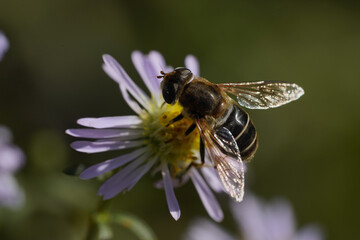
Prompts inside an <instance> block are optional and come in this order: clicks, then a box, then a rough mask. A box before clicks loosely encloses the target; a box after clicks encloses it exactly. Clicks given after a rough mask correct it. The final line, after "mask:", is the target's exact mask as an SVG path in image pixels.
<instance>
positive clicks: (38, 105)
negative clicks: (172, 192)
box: [0, 0, 360, 240]
mask: <svg viewBox="0 0 360 240" xmlns="http://www.w3.org/2000/svg"><path fill="white" fill-rule="evenodd" d="M359 26H360V6H359V3H358V1H277V0H275V1H230V0H225V1H205V0H198V1H190V0H185V1H159V0H153V1H120V0H107V1H95V0H87V1H79V0H77V1H74V0H62V1H47V0H31V1H20V0H2V1H0V29H1V30H2V31H3V32H4V33H5V34H6V35H7V37H8V38H9V41H10V49H9V52H8V53H7V54H6V55H5V57H4V59H3V61H2V62H0V123H1V124H4V125H7V126H9V127H10V128H11V129H12V131H13V134H14V141H15V143H16V144H17V145H19V146H20V147H21V148H22V149H23V150H24V152H25V154H26V156H27V162H26V166H25V167H24V168H23V169H22V170H21V171H20V172H19V173H18V174H17V175H16V176H17V178H18V180H19V182H20V185H21V186H22V187H23V189H24V191H25V194H26V203H25V205H24V207H23V208H21V209H19V210H15V211H14V210H8V209H1V210H0V239H39V240H40V239H81V238H83V237H84V235H85V231H86V226H87V221H88V217H89V213H90V212H91V211H92V210H93V209H94V208H95V205H96V204H97V202H98V201H99V197H97V195H96V191H97V188H98V186H99V184H100V183H99V182H98V181H96V180H93V181H83V180H79V179H77V178H76V177H70V176H67V175H65V174H63V173H62V170H63V169H64V168H65V167H66V166H69V165H70V164H71V163H75V162H77V161H80V160H84V161H96V160H102V159H106V154H95V155H87V154H82V153H77V152H75V151H74V150H72V149H71V148H70V147H69V143H70V142H71V141H73V140H74V139H73V138H71V137H69V136H66V135H65V134H64V131H65V129H67V128H74V127H77V125H76V120H77V119H78V118H81V117H101V116H117V115H125V114H132V112H131V110H130V108H129V107H128V106H127V105H126V104H125V102H124V101H123V99H122V97H121V95H120V91H119V89H118V86H117V85H116V84H115V83H114V82H113V81H112V80H111V79H110V78H109V77H107V76H106V75H105V73H104V72H103V71H102V69H101V63H102V59H101V55H102V54H103V53H109V54H111V55H113V56H114V57H115V58H116V59H117V60H118V61H119V62H120V63H121V64H122V65H123V67H124V68H125V69H126V70H127V72H128V73H129V75H130V76H132V77H133V79H134V80H135V81H136V82H137V83H138V84H139V85H141V86H144V85H143V83H142V82H141V80H140V77H139V76H138V75H137V73H136V71H135V68H134V67H133V66H132V63H131V59H130V54H131V52H132V51H133V50H136V49H138V50H141V51H143V52H145V53H147V52H148V51H150V50H158V51H160V52H161V53H163V55H164V56H165V58H166V60H167V63H168V64H170V65H173V66H182V65H183V59H184V57H185V56H186V55H187V54H190V53H191V54H194V55H195V56H197V58H198V59H199V61H200V67H201V68H200V71H201V73H202V74H201V75H202V76H204V77H206V78H208V79H209V80H211V81H213V82H217V83H220V82H236V81H255V80H284V81H290V82H295V83H297V84H299V85H301V86H302V87H303V88H304V89H305V96H304V97H302V98H301V99H300V100H299V101H296V102H294V103H291V104H289V105H286V106H284V107H281V108H278V109H272V110H267V111H260V110H257V111H256V110H249V113H250V115H251V116H252V119H253V121H254V123H255V125H256V127H257V130H258V133H259V137H260V146H259V150H258V152H257V154H256V156H255V159H254V160H253V161H252V162H251V164H249V165H248V173H247V188H248V189H249V190H251V191H252V192H253V193H255V194H257V195H258V196H261V197H262V198H264V199H270V198H273V197H276V196H282V197H285V198H287V199H288V200H289V201H290V202H291V203H292V205H293V207H294V211H295V214H296V218H297V223H298V226H299V227H301V226H304V225H305V224H306V223H312V222H316V223H319V224H320V225H321V226H322V228H323V229H324V231H325V232H326V234H327V238H328V239H330V240H331V239H333V240H334V239H354V238H355V237H356V236H358V235H359V229H358V226H359V204H358V203H359V202H360V195H359V191H358V190H359V183H360V174H359V168H360V157H359V155H360V154H359V147H360V144H359V143H360V140H359V139H360V124H359V118H360V111H359V88H360V70H359V69H360V67H359V64H360V28H359ZM115 154H116V153H115ZM176 194H177V197H178V200H179V203H180V206H181V209H182V216H181V218H180V220H179V221H178V222H175V221H174V220H173V219H172V218H171V216H170V214H169V212H168V209H167V206H166V201H165V195H164V192H163V191H161V190H157V189H155V188H154V187H153V179H152V178H151V176H147V177H145V178H143V179H142V180H141V181H140V182H139V183H138V185H137V186H136V187H135V188H134V189H133V190H132V191H131V192H129V193H127V194H124V195H122V194H121V195H119V196H117V197H116V198H115V199H114V201H113V203H112V206H111V210H112V211H114V212H116V211H126V212H130V213H133V214H135V215H137V216H138V217H140V218H142V219H143V220H144V221H145V222H147V223H148V224H149V226H150V227H151V228H152V229H153V230H154V232H155V233H156V235H157V236H158V238H159V239H170V238H171V239H180V237H181V236H182V234H183V233H184V231H185V230H186V228H187V227H188V225H189V224H190V222H191V220H192V219H194V217H197V216H204V217H208V216H207V213H206V212H205V210H204V208H203V206H202V204H201V202H200V200H199V197H198V195H197V193H196V192H195V190H194V187H193V186H192V184H191V183H188V184H187V185H186V186H184V187H182V188H179V189H177V190H176ZM218 199H219V200H220V201H221V202H222V205H223V207H224V210H225V220H224V222H223V223H222V225H223V226H225V227H226V228H227V229H229V231H233V232H235V227H234V222H233V220H232V217H231V214H230V212H229V211H230V210H229V208H228V198H227V197H226V196H223V195H221V196H218ZM115 237H116V239H136V237H135V236H134V235H133V234H132V233H131V232H130V231H128V230H127V229H124V228H121V227H119V226H117V227H115Z"/></svg>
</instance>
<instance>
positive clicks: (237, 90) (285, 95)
mask: <svg viewBox="0 0 360 240" xmlns="http://www.w3.org/2000/svg"><path fill="white" fill-rule="evenodd" d="M218 86H219V87H220V88H221V89H223V90H224V91H225V92H227V93H230V94H232V95H235V96H236V98H237V101H238V103H239V104H240V105H241V106H243V107H246V108H250V109H268V108H275V107H279V106H281V105H284V104H286V103H289V102H291V101H294V100H297V99H298V98H299V97H301V96H302V95H303V94H304V90H303V89H302V88H301V87H300V86H298V85H296V84H295V83H286V82H279V81H260V82H243V83H223V84H218Z"/></svg>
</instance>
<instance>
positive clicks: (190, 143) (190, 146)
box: [140, 100, 200, 175]
mask: <svg viewBox="0 0 360 240" xmlns="http://www.w3.org/2000/svg"><path fill="white" fill-rule="evenodd" d="M151 106H152V109H151V111H150V112H144V114H142V115H141V116H140V117H141V118H142V120H143V125H144V134H145V136H146V139H147V140H146V141H147V142H146V144H147V146H148V147H149V148H150V149H151V150H152V152H153V154H154V155H157V156H158V157H159V159H160V161H166V162H168V163H169V164H170V165H171V166H172V168H171V169H172V174H173V175H176V174H179V173H181V172H183V171H184V170H185V169H186V168H187V167H188V166H189V164H190V163H191V162H194V161H196V160H197V157H196V156H197V152H198V151H199V148H200V138H199V132H198V130H197V129H194V131H192V132H191V133H190V134H189V135H187V136H185V132H186V130H187V129H188V128H189V127H190V126H191V124H192V123H193V121H192V120H191V119H189V118H186V117H184V118H183V119H182V120H180V121H177V122H175V123H173V124H170V125H169V126H167V125H168V123H169V121H170V120H172V119H174V118H175V117H177V116H178V115H179V114H180V113H181V111H182V107H181V106H180V105H179V104H175V105H169V104H166V103H165V104H164V105H162V106H161V107H157V105H156V104H155V102H154V100H153V103H152V104H151Z"/></svg>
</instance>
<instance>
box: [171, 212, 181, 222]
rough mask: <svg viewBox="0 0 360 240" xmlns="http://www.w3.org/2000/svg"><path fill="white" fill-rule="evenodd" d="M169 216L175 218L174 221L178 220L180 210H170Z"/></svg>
mask: <svg viewBox="0 0 360 240" xmlns="http://www.w3.org/2000/svg"><path fill="white" fill-rule="evenodd" d="M170 214H171V216H172V217H173V218H174V219H175V221H177V220H179V218H180V215H181V212H180V210H178V211H170Z"/></svg>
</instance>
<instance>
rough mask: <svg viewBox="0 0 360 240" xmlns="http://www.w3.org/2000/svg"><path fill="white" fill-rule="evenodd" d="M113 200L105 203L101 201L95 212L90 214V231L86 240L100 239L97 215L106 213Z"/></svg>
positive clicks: (88, 230)
mask: <svg viewBox="0 0 360 240" xmlns="http://www.w3.org/2000/svg"><path fill="white" fill-rule="evenodd" d="M110 202H111V200H108V201H104V200H102V199H100V201H99V202H98V204H97V206H96V208H95V210H94V211H93V212H92V213H91V214H90V216H89V221H88V229H87V232H86V235H85V238H84V240H98V239H99V226H98V221H97V215H98V214H99V213H102V212H104V211H105V210H107V209H108V208H109V206H110Z"/></svg>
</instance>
